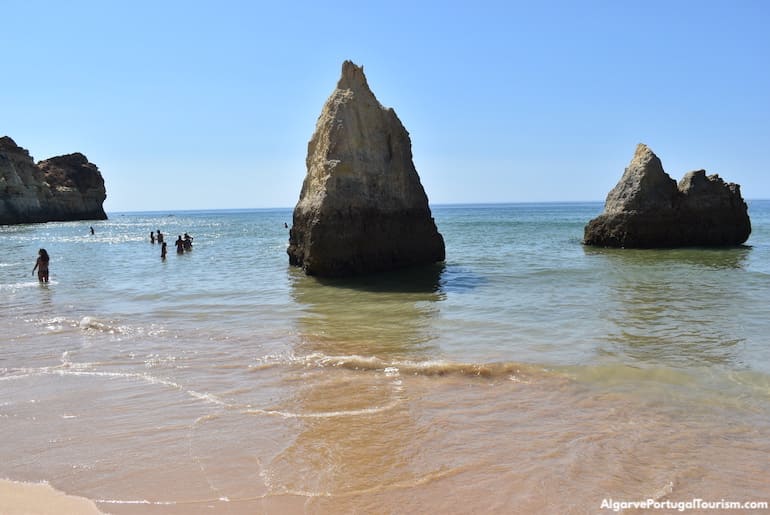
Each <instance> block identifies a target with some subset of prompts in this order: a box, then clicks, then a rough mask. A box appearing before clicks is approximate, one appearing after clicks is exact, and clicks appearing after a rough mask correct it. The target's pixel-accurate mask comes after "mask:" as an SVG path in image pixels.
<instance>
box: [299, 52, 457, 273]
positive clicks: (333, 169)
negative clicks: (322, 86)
mask: <svg viewBox="0 0 770 515" xmlns="http://www.w3.org/2000/svg"><path fill="white" fill-rule="evenodd" d="M306 166H307V175H306V177H305V180H304V182H303V184H302V190H301V192H300V198H299V202H298V203H297V205H296V207H295V208H294V214H293V227H292V229H291V231H290V234H289V247H288V254H289V262H290V263H291V264H293V265H296V266H301V267H302V268H303V269H304V270H305V272H306V273H307V274H309V275H319V276H346V275H356V274H363V273H369V272H377V271H384V270H391V269H396V268H403V267H407V266H413V265H419V264H427V263H434V262H437V261H443V260H444V254H445V250H444V239H443V238H442V236H441V234H439V232H438V230H437V228H436V224H435V222H434V220H433V218H432V216H431V211H430V208H429V207H428V197H427V195H426V194H425V190H424V189H423V187H422V184H421V182H420V178H419V176H418V175H417V171H416V169H415V167H414V163H413V162H412V143H411V140H410V139H409V133H408V132H407V131H406V129H405V128H404V126H403V125H402V124H401V121H400V120H399V119H398V116H396V113H395V111H394V110H393V109H388V108H385V107H383V106H382V105H380V103H379V102H378V101H377V99H376V98H375V96H374V94H373V93H372V91H371V90H370V89H369V85H368V83H367V81H366V77H365V76H364V71H363V68H362V67H358V66H356V65H355V64H353V63H352V62H350V61H345V63H343V65H342V76H341V77H340V79H339V82H338V83H337V87H336V89H335V90H334V92H333V93H332V94H331V96H330V97H329V99H328V100H327V101H326V103H325V104H324V106H323V109H322V111H321V115H320V116H319V118H318V121H317V123H316V128H315V132H314V134H313V136H312V138H311V139H310V142H309V143H308V152H307V159H306Z"/></svg>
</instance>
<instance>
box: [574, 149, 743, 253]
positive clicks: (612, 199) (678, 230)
mask: <svg viewBox="0 0 770 515" xmlns="http://www.w3.org/2000/svg"><path fill="white" fill-rule="evenodd" d="M750 234H751V222H750V220H749V215H748V208H747V206H746V203H745V202H744V201H743V197H741V190H740V186H739V185H737V184H734V183H725V182H724V181H723V180H722V179H721V178H720V177H719V176H718V175H716V174H715V175H709V176H707V175H706V172H705V171H704V170H698V171H694V172H689V173H687V174H685V176H684V178H682V180H681V181H680V182H679V184H678V185H677V184H676V182H675V181H674V180H673V179H672V178H671V177H669V176H668V174H666V172H665V171H664V170H663V165H662V164H661V162H660V159H658V156H656V155H655V154H654V153H653V152H652V150H650V149H649V148H648V147H647V146H646V145H643V144H639V146H637V148H636V153H635V154H634V158H633V159H632V160H631V163H630V164H629V166H628V168H626V170H625V173H624V174H623V177H621V179H620V182H618V184H617V185H616V186H615V187H614V188H613V189H612V191H610V192H609V194H608V195H607V200H606V202H605V204H604V212H603V213H602V214H601V215H599V216H598V217H596V218H594V219H593V220H591V221H590V222H589V223H588V225H586V227H585V232H584V238H583V243H585V244H586V245H596V246H603V247H636V248H651V247H686V246H729V245H740V244H742V243H743V242H745V241H746V240H747V239H748V237H749V235H750Z"/></svg>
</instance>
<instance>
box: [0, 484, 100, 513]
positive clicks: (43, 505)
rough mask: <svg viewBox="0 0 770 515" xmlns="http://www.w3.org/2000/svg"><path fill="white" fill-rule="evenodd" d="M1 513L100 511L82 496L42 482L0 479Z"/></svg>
mask: <svg viewBox="0 0 770 515" xmlns="http://www.w3.org/2000/svg"><path fill="white" fill-rule="evenodd" d="M0 513H2V514H3V515H33V514H34V515H62V514H64V513H67V514H72V515H89V514H100V513H103V512H101V511H99V510H98V509H97V508H96V504H94V502H93V501H91V500H89V499H85V498H83V497H75V496H73V495H67V494H65V493H63V492H59V491H58V490H55V489H54V488H52V487H51V486H50V485H47V484H45V483H18V482H16V481H8V480H5V479H0Z"/></svg>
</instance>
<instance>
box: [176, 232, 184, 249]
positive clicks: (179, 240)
mask: <svg viewBox="0 0 770 515" xmlns="http://www.w3.org/2000/svg"><path fill="white" fill-rule="evenodd" d="M176 253H177V254H184V240H183V239H182V235H181V234H180V235H179V238H177V239H176Z"/></svg>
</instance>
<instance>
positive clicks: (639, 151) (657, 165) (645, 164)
mask: <svg viewBox="0 0 770 515" xmlns="http://www.w3.org/2000/svg"><path fill="white" fill-rule="evenodd" d="M629 168H631V169H643V170H645V171H647V170H649V171H655V172H659V173H662V174H665V172H664V171H663V163H661V162H660V159H659V158H658V156H656V155H655V152H653V151H652V150H651V149H650V147H648V146H647V145H645V144H644V143H639V144H638V145H637V146H636V152H634V157H633V159H631V164H630V165H629Z"/></svg>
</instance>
